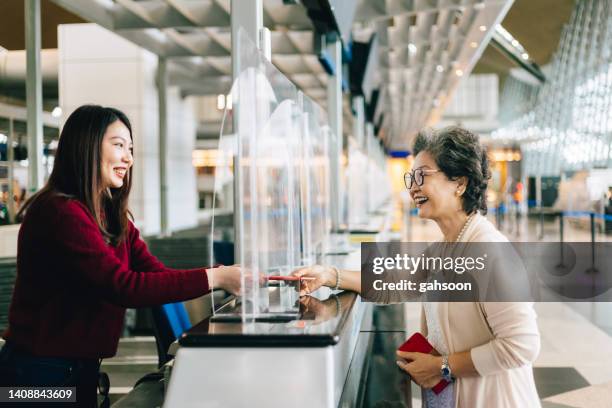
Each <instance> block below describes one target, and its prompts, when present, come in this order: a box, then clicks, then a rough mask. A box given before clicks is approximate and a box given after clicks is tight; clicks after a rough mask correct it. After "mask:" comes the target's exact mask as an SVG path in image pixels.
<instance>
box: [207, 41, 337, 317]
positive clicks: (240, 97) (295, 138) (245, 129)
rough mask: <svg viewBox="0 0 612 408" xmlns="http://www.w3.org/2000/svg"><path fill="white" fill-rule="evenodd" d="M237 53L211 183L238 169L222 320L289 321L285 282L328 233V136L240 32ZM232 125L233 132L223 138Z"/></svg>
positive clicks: (294, 301)
mask: <svg viewBox="0 0 612 408" xmlns="http://www.w3.org/2000/svg"><path fill="white" fill-rule="evenodd" d="M237 53H238V56H239V64H238V65H239V67H240V68H239V72H240V74H239V76H238V78H237V79H236V81H235V83H234V84H233V86H232V90H231V99H232V101H233V109H232V111H231V112H230V111H227V110H226V112H225V114H224V118H225V120H224V124H223V128H222V129H221V137H220V144H219V151H220V154H219V155H218V158H219V161H220V162H219V163H218V164H219V166H220V168H217V169H216V177H215V191H217V188H219V189H222V185H227V181H228V179H230V178H228V177H226V175H227V174H228V173H229V172H228V171H227V168H228V166H229V165H230V164H232V163H233V164H234V165H235V166H236V170H238V171H237V172H236V173H237V175H236V174H235V175H236V176H237V178H238V180H237V181H234V182H233V183H232V184H234V185H235V186H236V191H235V194H237V197H236V199H235V200H234V202H235V203H237V204H236V205H237V206H238V207H237V210H238V211H239V213H240V214H239V216H238V217H236V221H237V222H238V223H239V225H238V230H239V231H240V234H239V237H236V242H237V245H238V247H239V257H240V263H241V267H242V271H243V274H242V290H241V296H240V299H239V301H240V302H241V307H240V310H241V315H240V316H237V315H235V314H234V315H232V316H227V317H228V318H233V319H237V318H238V317H239V318H240V319H241V320H242V321H244V322H248V321H255V320H258V319H259V320H261V319H265V320H270V319H271V320H274V318H279V320H282V319H286V320H289V319H290V318H291V317H297V314H298V311H299V307H298V296H297V294H298V292H297V291H296V290H295V287H294V284H295V282H291V281H288V280H285V278H286V277H288V276H289V275H290V274H291V272H292V271H293V270H295V269H297V268H298V267H299V266H302V265H309V264H312V263H314V261H315V260H316V255H315V254H316V253H317V250H320V248H323V246H324V245H325V242H326V238H325V237H326V236H327V231H329V225H328V224H329V222H328V218H329V217H328V214H329V211H328V206H329V188H328V187H327V185H326V183H327V182H328V179H329V177H328V167H329V165H328V156H327V145H326V143H327V134H326V131H325V129H324V127H325V126H324V121H323V120H322V118H321V116H322V115H321V111H320V108H318V106H317V105H315V104H314V103H313V102H312V101H311V100H310V99H308V98H307V97H305V96H303V95H302V94H301V93H298V90H297V89H296V87H295V85H293V83H291V82H290V81H289V80H288V79H287V78H286V77H285V76H284V75H283V74H282V73H281V72H280V71H279V70H278V69H276V67H274V66H273V65H272V64H271V63H270V62H269V61H267V60H266V59H265V57H264V56H263V55H262V54H261V53H260V52H259V51H258V50H257V48H256V47H255V44H254V43H253V42H252V41H251V40H250V39H249V38H248V37H247V36H246V35H245V33H244V31H242V30H240V32H239V49H238V50H237ZM230 118H231V120H229V119H230ZM233 124H237V130H238V132H237V134H235V135H233V136H230V135H232V130H233V126H232V125H233ZM322 125H323V126H322ZM231 129H232V130H231ZM228 141H230V142H233V143H228ZM229 155H234V156H233V157H234V158H233V159H232V160H229V159H228V156H229ZM217 179H219V180H217ZM231 180H233V177H232V178H231ZM217 183H219V185H218V184H217ZM214 218H215V215H213V233H212V236H213V237H214V236H215V230H214V228H215V226H214V224H215V220H214ZM217 235H218V234H217ZM211 250H212V249H211ZM298 284H299V283H298ZM213 300H215V302H214V303H215V304H217V303H218V302H216V299H213ZM217 300H218V299H217ZM214 312H215V316H216V317H223V315H224V312H223V309H216V308H215V310H214Z"/></svg>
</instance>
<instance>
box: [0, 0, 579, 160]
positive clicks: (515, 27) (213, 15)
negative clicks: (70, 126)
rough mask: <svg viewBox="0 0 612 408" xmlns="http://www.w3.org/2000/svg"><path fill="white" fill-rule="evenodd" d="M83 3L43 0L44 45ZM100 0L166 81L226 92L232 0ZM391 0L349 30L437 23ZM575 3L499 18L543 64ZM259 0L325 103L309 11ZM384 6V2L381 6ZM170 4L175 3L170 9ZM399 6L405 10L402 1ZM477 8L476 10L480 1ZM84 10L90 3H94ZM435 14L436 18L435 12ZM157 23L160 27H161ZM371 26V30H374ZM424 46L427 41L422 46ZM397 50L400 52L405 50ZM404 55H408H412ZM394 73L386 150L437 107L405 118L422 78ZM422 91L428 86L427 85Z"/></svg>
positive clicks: (16, 6) (5, 34)
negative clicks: (157, 57) (158, 58)
mask: <svg viewBox="0 0 612 408" xmlns="http://www.w3.org/2000/svg"><path fill="white" fill-rule="evenodd" d="M86 3H87V2H86V1H79V0H77V1H64V0H57V1H52V0H42V1H41V6H42V8H41V11H42V48H51V49H53V48H56V47H57V31H56V27H57V25H58V24H65V23H78V22H84V21H94V20H96V19H95V18H94V16H96V15H98V14H95V13H91V14H87V8H86V7H84V5H86ZM104 3H107V4H109V5H113V7H114V8H115V10H116V12H115V14H114V15H115V16H116V17H117V18H115V19H114V20H113V21H112V22H111V21H110V20H105V19H104V18H99V17H98V20H99V21H95V22H97V23H99V24H101V25H106V26H107V28H110V29H112V30H114V31H116V32H117V33H118V34H120V35H122V36H124V37H125V38H128V39H130V40H131V41H133V42H135V43H137V44H139V45H141V46H143V47H145V48H149V49H151V50H153V51H154V52H157V53H158V54H164V53H166V55H168V56H171V57H172V59H173V66H174V69H173V70H172V71H171V81H173V82H174V83H175V84H177V85H179V86H181V87H182V88H183V89H184V93H185V94H197V95H216V94H218V93H224V92H227V90H228V89H229V84H230V82H231V63H230V58H231V57H230V52H231V44H230V40H229V36H230V33H229V4H230V2H229V0H210V1H203V2H202V5H203V7H201V8H196V7H193V8H188V7H184V8H180V7H179V8H176V5H188V4H193V3H192V2H191V3H190V2H184V1H173V2H167V1H165V0H145V1H143V0H109V1H108V2H101V3H96V4H104ZM391 3H394V2H393V1H387V2H386V3H385V2H382V1H377V2H372V1H367V2H366V1H365V0H360V1H359V2H358V3H357V4H356V9H355V18H354V20H355V23H354V25H353V34H356V33H358V32H363V31H364V27H366V26H367V24H368V22H369V23H370V25H372V24H371V23H372V22H374V21H376V22H377V23H374V26H378V31H379V32H380V26H381V21H383V20H385V19H386V21H387V22H389V24H391V25H394V24H397V23H400V24H402V23H403V20H402V19H404V20H406V21H407V22H408V24H410V25H411V26H413V27H411V28H412V29H414V28H416V27H417V26H418V28H419V29H425V30H427V24H429V28H431V26H432V25H433V24H435V21H434V20H430V21H429V20H428V21H426V22H425V23H423V22H422V21H421V22H420V23H419V24H416V19H417V17H418V15H419V13H417V12H416V11H415V12H410V11H409V9H406V10H408V12H406V11H405V10H404V12H402V13H400V12H397V10H398V8H397V5H396V7H395V9H394V10H396V12H397V15H396V16H395V14H391V12H390V11H387V10H392V9H391V7H390V6H391ZM417 3H423V2H414V5H413V6H412V7H414V8H416V7H417V6H418V5H417ZM434 3H435V4H436V5H438V6H440V9H441V10H442V9H443V7H441V6H442V5H443V4H446V3H448V4H455V5H457V4H466V5H467V6H468V7H467V8H469V7H470V6H474V5H473V4H472V3H474V2H472V1H469V0H466V1H459V2H443V1H440V2H431V1H430V2H429V3H427V4H434ZM485 3H486V4H498V3H503V2H491V1H487V2H485ZM574 3H575V2H574V1H571V0H537V1H532V0H516V1H515V2H514V3H513V5H512V7H511V8H510V10H509V11H508V13H507V14H506V16H505V17H504V19H503V22H502V24H503V25H504V27H505V28H506V29H508V31H510V32H511V33H512V34H513V35H514V36H515V38H517V39H518V40H519V41H520V42H521V44H523V45H524V46H525V48H526V49H527V50H528V52H529V55H530V57H531V59H532V60H533V61H534V62H535V63H537V64H538V65H540V66H543V65H545V64H546V63H547V62H549V61H550V58H551V56H552V54H553V52H554V51H555V50H556V48H557V44H558V41H559V36H560V32H561V28H562V27H563V25H564V24H565V23H566V22H567V21H568V20H569V17H570V15H571V11H572V8H573V6H574ZM263 4H264V25H266V26H267V27H269V28H270V29H271V30H272V56H273V57H272V61H273V63H274V64H275V65H276V66H277V67H278V68H279V69H280V70H281V71H282V72H284V73H285V74H286V75H287V76H288V77H289V78H290V79H291V80H292V81H293V82H294V83H295V84H296V85H297V86H298V87H299V88H301V89H303V90H304V91H305V93H306V94H307V95H309V96H310V97H312V98H313V99H314V100H315V101H317V102H318V103H319V104H320V105H322V106H323V107H325V105H326V103H327V98H326V85H327V84H326V82H327V74H326V73H325V71H324V69H323V67H322V66H321V64H320V63H319V62H318V61H317V57H316V55H315V54H314V52H315V51H314V49H313V47H314V41H313V25H312V22H311V21H310V20H309V18H308V16H307V13H306V10H305V9H304V7H302V6H301V5H296V4H293V5H285V4H283V1H281V0H264V1H263ZM385 4H386V5H387V8H385V7H386V6H385ZM398 4H399V3H398ZM22 5H23V2H22V0H7V1H2V2H0V16H2V17H1V20H2V21H1V23H2V24H0V46H2V47H4V48H5V49H7V50H9V51H13V50H22V49H24V35H23V33H24V27H23V6H22ZM170 5H173V7H171V6H170ZM204 6H205V7H204ZM156 7H169V8H168V10H170V11H172V13H170V14H168V15H171V16H172V18H168V19H166V20H164V19H163V18H162V19H159V18H156V17H154V16H155V15H156V14H155V13H154V10H155V8H156ZM403 7H404V8H405V6H403ZM474 8H475V9H477V7H474ZM89 9H92V7H90V8H89ZM399 10H402V9H399ZM385 13H387V14H385ZM440 13H443V12H440ZM382 16H384V17H382ZM390 16H391V17H392V18H390ZM393 16H395V17H393ZM415 16H416V17H415ZM438 18H439V19H440V18H441V17H440V16H438ZM419 19H420V17H419ZM369 20H371V21H369ZM382 25H384V24H382ZM155 27H161V28H160V29H159V30H158V29H157V28H155ZM152 31H156V32H158V33H160V34H162V35H164V36H165V37H166V38H167V39H168V40H169V43H170V44H171V45H172V47H164V48H163V49H162V48H156V47H157V46H156V45H155V42H154V41H151V38H155V37H157V36H158V34H152ZM366 31H367V30H366ZM371 31H376V29H374V30H371ZM379 37H380V35H379ZM400 39H401V37H400ZM400 41H401V40H400ZM383 45H384V44H383ZM424 45H425V46H426V47H427V45H426V44H424ZM426 47H424V49H426ZM463 47H464V48H467V44H464V45H463ZM392 52H394V51H393V47H391V46H388V47H384V46H383V47H381V50H380V53H379V54H380V56H381V57H380V61H381V62H382V63H381V64H380V65H381V66H383V67H384V65H385V60H386V61H387V63H389V61H391V62H392V61H393V57H392V58H389V56H390V55H391V53H392ZM402 52H405V50H404V51H402ZM410 52H412V49H409V50H408V53H410ZM419 52H420V50H418V51H417V54H418V53H419ZM385 54H386V55H385ZM406 60H407V61H409V60H410V58H409V56H407V58H406ZM409 66H410V63H408V64H402V63H400V65H397V67H401V68H402V69H405V68H408V67H409ZM515 66H516V65H515V64H514V63H513V62H512V61H510V60H509V59H507V58H506V57H504V56H503V55H501V54H500V53H499V51H497V50H496V49H495V48H493V47H492V46H491V45H488V46H487V47H486V49H485V50H484V52H483V53H482V56H481V58H480V59H479V60H478V62H477V63H476V65H475V67H474V69H473V72H475V73H496V74H498V75H500V79H501V80H500V86H503V79H504V78H505V76H506V75H507V73H508V72H509V70H510V69H511V68H513V67H515ZM417 69H418V68H417ZM447 70H448V71H450V70H452V66H450V65H449V66H448V69H447ZM389 71H391V69H390V70H389ZM383 72H384V69H383ZM194 73H195V74H194ZM1 76H2V74H1V73H0V94H1V95H2V96H0V97H2V98H4V99H5V100H10V101H11V102H13V103H17V104H19V103H20V100H22V99H23V100H25V83H21V84H14V83H13V84H8V83H7V82H6V81H4V80H3V79H2V78H1ZM396 76H397V75H394V74H388V75H387V76H385V77H383V79H382V81H383V83H384V82H387V83H389V84H391V83H393V82H394V81H397V82H396V83H397V84H398V85H399V87H400V89H401V90H402V95H403V97H404V101H402V102H401V103H396V102H397V101H399V99H398V98H400V97H399V96H395V97H394V98H391V97H389V96H387V97H386V98H387V102H386V105H383V104H380V105H381V108H379V110H383V108H382V106H385V107H386V109H384V110H393V106H394V105H403V106H404V109H402V110H398V111H397V112H398V113H396V114H395V115H394V116H395V118H393V119H392V118H380V117H379V118H378V119H380V120H381V123H380V125H381V127H382V128H383V130H382V132H381V135H386V136H385V137H387V140H385V144H386V145H387V146H388V147H391V148H393V147H403V146H402V145H404V144H405V143H404V139H405V137H404V136H402V137H399V139H401V140H399V141H398V136H397V135H396V136H395V138H394V139H390V136H389V135H391V134H393V133H394V132H395V133H397V131H398V129H407V128H410V127H411V124H413V127H414V129H412V131H414V130H415V129H416V127H420V126H423V125H425V124H431V123H432V121H434V120H435V118H436V117H437V116H439V113H438V115H437V116H436V114H435V112H433V111H434V110H435V108H432V109H429V108H425V111H424V112H420V116H419V115H418V114H416V113H415V114H413V116H412V117H410V118H405V117H402V115H399V112H406V111H415V109H414V108H413V107H412V105H411V104H410V103H409V102H407V101H406V100H409V99H410V98H411V97H412V98H414V97H417V98H420V97H422V95H418V94H416V95H412V96H411V97H406V94H407V93H408V92H410V90H411V88H412V87H413V85H412V84H415V83H419V82H420V80H423V79H424V78H426V77H425V76H424V74H422V73H417V74H410V75H403V78H402V79H399V80H398V79H397V78H395V77H396ZM431 77H433V76H431ZM442 86H444V85H442ZM22 88H23V89H22ZM448 88H449V89H447V90H452V89H453V86H448ZM54 91H55V92H54ZM425 92H426V93H427V92H428V91H427V90H425ZM434 92H435V91H434V90H430V91H429V94H430V95H426V96H427V97H428V98H429V99H432V100H434V105H436V103H435V95H431V94H433V93H434ZM442 92H443V89H440V93H441V94H442ZM44 98H45V101H46V102H47V103H46V104H45V106H51V105H53V103H56V101H57V100H58V96H57V91H56V83H50V84H49V83H45V84H44ZM383 99H384V98H383ZM443 99H444V100H443V103H442V104H440V105H441V108H443V106H444V102H445V101H446V100H448V99H450V94H448V95H446V96H445V97H444V98H443ZM24 102H25V101H24ZM406 108H409V109H406ZM345 110H346V112H345V120H346V119H350V115H351V113H350V111H349V109H348V107H347V106H346V104H345ZM432 112H433V113H432ZM427 116H429V121H426V120H424V119H423V118H424V117H427ZM349 123H350V122H349ZM392 129H393V130H392ZM408 133H410V132H408Z"/></svg>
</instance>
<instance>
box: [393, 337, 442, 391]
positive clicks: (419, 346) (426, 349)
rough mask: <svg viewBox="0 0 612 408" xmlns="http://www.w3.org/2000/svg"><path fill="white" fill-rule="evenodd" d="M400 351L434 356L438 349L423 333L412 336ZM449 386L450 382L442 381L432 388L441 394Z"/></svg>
mask: <svg viewBox="0 0 612 408" xmlns="http://www.w3.org/2000/svg"><path fill="white" fill-rule="evenodd" d="M398 350H399V351H409V352H413V353H414V352H416V353H425V354H432V353H433V352H436V353H437V351H436V349H434V348H433V346H432V345H431V344H430V343H429V341H427V339H426V338H425V336H423V335H422V334H421V333H414V334H413V335H412V336H410V338H409V339H408V340H406V341H405V342H404V344H402V345H401V346H399V348H398ZM448 384H449V382H448V381H446V380H441V381H440V382H439V383H437V384H436V385H435V386H434V387H433V388H432V390H433V392H435V393H436V394H439V393H441V392H442V390H443V389H444V388H446V386H447V385H448Z"/></svg>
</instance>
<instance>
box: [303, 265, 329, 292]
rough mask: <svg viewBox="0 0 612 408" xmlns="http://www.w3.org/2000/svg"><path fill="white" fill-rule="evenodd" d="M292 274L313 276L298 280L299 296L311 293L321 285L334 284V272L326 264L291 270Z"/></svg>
mask: <svg viewBox="0 0 612 408" xmlns="http://www.w3.org/2000/svg"><path fill="white" fill-rule="evenodd" d="M292 275H293V276H299V277H300V278H302V277H306V278H313V279H303V280H301V281H300V296H305V295H307V294H309V293H312V292H314V291H315V290H317V289H319V288H320V287H321V286H329V287H334V286H336V272H335V271H334V269H333V268H330V267H328V266H322V265H313V266H310V267H306V268H301V269H298V270H296V271H293V273H292Z"/></svg>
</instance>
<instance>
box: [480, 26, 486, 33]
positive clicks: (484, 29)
mask: <svg viewBox="0 0 612 408" xmlns="http://www.w3.org/2000/svg"><path fill="white" fill-rule="evenodd" d="M478 29H480V31H483V32H484V31H487V26H486V25H481V26H480V27H478Z"/></svg>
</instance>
